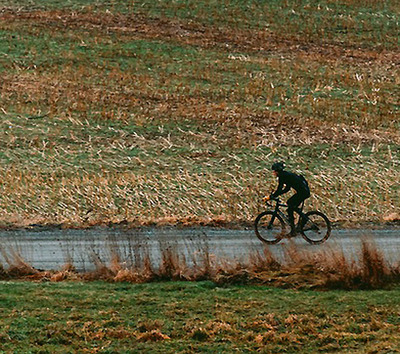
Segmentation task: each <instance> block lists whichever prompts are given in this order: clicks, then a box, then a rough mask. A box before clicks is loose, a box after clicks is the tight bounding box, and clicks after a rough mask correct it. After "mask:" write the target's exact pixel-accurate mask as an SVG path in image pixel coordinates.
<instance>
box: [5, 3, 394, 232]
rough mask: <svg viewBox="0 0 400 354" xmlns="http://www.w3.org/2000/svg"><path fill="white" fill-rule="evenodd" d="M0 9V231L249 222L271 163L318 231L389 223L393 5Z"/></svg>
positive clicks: (128, 5)
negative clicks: (306, 202) (318, 220)
mask: <svg viewBox="0 0 400 354" xmlns="http://www.w3.org/2000/svg"><path fill="white" fill-rule="evenodd" d="M0 7H2V8H3V9H4V12H3V14H2V22H1V24H0V63H1V64H2V65H0V70H1V72H2V86H1V91H0V124H1V127H2V130H1V133H0V141H1V142H0V146H1V153H0V163H1V165H0V178H1V179H2V181H3V185H2V186H1V191H2V193H1V195H0V202H1V204H2V209H1V212H0V222H1V223H2V224H7V225H8V224H10V223H11V224H17V225H26V224H29V223H31V222H35V223H65V224H68V225H75V226H88V225H92V224H96V223H104V222H120V221H123V220H128V221H132V222H137V223H139V224H140V223H148V222H157V221H159V220H162V219H168V220H171V222H172V220H174V219H175V220H177V219H184V218H188V217H190V218H192V219H193V220H202V221H204V220H211V219H224V220H226V221H241V222H242V221H246V222H248V221H249V220H252V219H253V218H254V216H255V214H256V213H257V212H258V211H259V209H260V207H261V206H260V204H259V197H260V196H261V195H263V194H266V193H268V192H269V190H270V189H271V188H273V186H271V185H274V184H275V181H273V180H272V178H271V176H270V175H269V173H268V172H267V171H265V167H268V166H269V165H270V164H271V163H272V162H273V161H274V160H277V159H284V160H286V161H287V163H288V166H289V167H290V168H291V169H294V170H296V171H299V172H302V173H304V174H305V175H306V176H307V177H308V179H309V180H310V184H311V186H312V189H313V191H314V194H315V197H314V199H313V200H312V201H311V205H310V207H313V208H314V207H315V208H320V209H322V210H324V211H325V212H327V213H328V214H329V215H330V217H331V218H332V219H333V220H336V221H339V220H347V219H350V220H353V221H371V220H372V221H382V218H383V217H384V216H385V215H387V214H390V213H398V214H399V213H400V212H399V210H398V205H399V200H398V198H399V197H398V195H399V194H398V183H397V181H398V179H399V174H398V170H399V169H398V166H399V155H400V153H399V149H400V147H399V146H400V136H399V128H400V125H399V119H398V116H399V107H400V105H399V100H398V97H399V89H398V87H399V85H398V84H399V82H400V81H399V80H400V78H399V74H400V73H399V70H398V69H397V66H396V63H397V61H396V60H397V59H396V58H397V57H398V44H399V43H398V15H397V14H398V13H399V11H398V10H399V8H398V5H397V4H396V3H395V2H389V1H382V2H374V1H368V2H360V1H358V0H352V1H341V2H335V3H332V2H331V1H323V2H320V1H319V2H316V1H300V2H299V1H285V2H281V1H268V2H255V1H250V0H246V1H233V0H231V1H225V2H224V3H223V4H221V3H220V2H216V1H207V2H205V1H196V2H194V1H152V2H150V1H141V2H126V1H95V2H93V1H90V2H89V1H78V0H77V1H67V2H65V1H63V2H61V1H46V2H35V4H34V5H33V4H32V3H31V2H30V1H22V2H19V3H18V7H17V6H16V5H15V3H13V2H10V1H4V0H3V1H0ZM85 220H86V221H85Z"/></svg>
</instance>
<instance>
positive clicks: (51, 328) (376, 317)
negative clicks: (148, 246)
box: [0, 282, 400, 353]
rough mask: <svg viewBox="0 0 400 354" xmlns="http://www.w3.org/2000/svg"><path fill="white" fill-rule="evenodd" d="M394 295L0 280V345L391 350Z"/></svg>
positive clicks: (395, 340) (22, 348)
mask: <svg viewBox="0 0 400 354" xmlns="http://www.w3.org/2000/svg"><path fill="white" fill-rule="evenodd" d="M399 299H400V292H399V289H394V290H390V291H368V292H363V291H356V292H343V291H330V292H312V291H311V292H310V291H295V290H282V289H273V288H268V287H266V286H227V287H218V286H216V285H215V284H213V283H210V282H199V283H181V282H172V283H153V284H137V285H132V284H108V283H103V282H91V283H76V282H74V283H68V282H66V283H31V282H22V283H20V282H1V283H0V304H1V306H0V308H1V310H0V311H1V320H0V324H1V326H0V327H1V329H0V338H1V341H0V349H1V350H2V351H5V352H7V351H14V352H15V351H18V352H28V351H29V352H36V351H37V352H52V353H57V352H60V353H65V352H72V351H79V352H102V353H107V352H115V351H117V352H143V351H146V352H154V353H172V352H173V353H176V352H181V353H193V352H199V351H202V352H206V351H209V352H217V351H218V352H233V351H240V352H254V351H257V350H260V351H264V352H275V353H277V352H298V351H301V352H303V353H304V352H309V353H315V352H325V353H326V352H329V351H334V352H337V351H343V352H353V353H354V352H363V353H364V352H369V351H371V352H395V351H398V350H400V347H399V343H400V338H399V331H398V327H399V324H400V323H399V312H400V300H399Z"/></svg>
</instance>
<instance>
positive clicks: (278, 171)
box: [264, 162, 310, 237]
mask: <svg viewBox="0 0 400 354" xmlns="http://www.w3.org/2000/svg"><path fill="white" fill-rule="evenodd" d="M271 169H272V171H273V173H274V175H275V177H278V182H279V184H278V188H277V189H276V191H275V192H274V193H272V194H271V195H270V196H267V197H265V198H264V200H270V199H274V198H277V197H278V196H280V195H282V194H285V193H287V192H289V190H290V189H291V188H293V189H294V190H295V191H296V194H294V195H293V196H292V197H290V198H289V199H288V201H287V205H288V209H287V211H288V217H289V223H290V233H289V235H288V236H289V237H291V236H295V235H296V230H295V225H294V211H299V209H298V207H299V205H300V204H301V203H302V202H303V201H304V200H306V199H307V198H309V197H310V188H309V187H308V183H307V181H306V179H305V178H304V177H303V176H301V175H297V174H295V173H292V172H289V171H285V164H284V163H283V162H275V163H274V164H273V165H272V166H271ZM284 186H285V187H284Z"/></svg>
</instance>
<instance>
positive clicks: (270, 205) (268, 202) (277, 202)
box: [265, 198, 287, 207]
mask: <svg viewBox="0 0 400 354" xmlns="http://www.w3.org/2000/svg"><path fill="white" fill-rule="evenodd" d="M270 202H276V204H278V206H281V207H287V205H286V204H284V203H281V200H280V199H279V198H273V199H270V200H268V201H266V202H265V204H266V205H268V206H269V207H273V205H272V203H270Z"/></svg>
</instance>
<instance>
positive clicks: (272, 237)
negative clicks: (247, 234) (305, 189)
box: [254, 199, 332, 245]
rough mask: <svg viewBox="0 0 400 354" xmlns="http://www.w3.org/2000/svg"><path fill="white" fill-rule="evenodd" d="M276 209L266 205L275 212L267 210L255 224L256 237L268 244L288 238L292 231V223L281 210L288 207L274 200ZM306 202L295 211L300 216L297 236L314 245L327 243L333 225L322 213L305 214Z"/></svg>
mask: <svg viewBox="0 0 400 354" xmlns="http://www.w3.org/2000/svg"><path fill="white" fill-rule="evenodd" d="M272 201H275V202H276V204H275V207H274V206H273V205H272V204H271V203H269V202H268V201H267V202H266V205H267V206H268V207H270V208H273V210H267V211H264V212H262V213H261V214H259V215H258V216H257V218H256V219H255V222H254V226H255V232H256V236H257V237H258V238H259V239H260V240H261V241H262V242H264V243H266V244H270V245H273V244H276V243H278V242H279V241H281V240H282V239H283V238H285V237H286V235H287V234H288V230H287V229H289V230H290V226H289V225H290V223H289V219H288V216H287V215H286V214H285V213H283V212H282V211H281V210H280V208H281V207H286V208H287V205H286V204H283V203H281V202H280V200H279V199H273V200H272ZM303 207H304V202H303V203H302V204H301V206H300V208H298V209H297V210H295V212H296V213H297V214H298V215H299V218H298V221H297V224H296V226H295V227H296V229H295V230H296V235H297V234H298V233H300V234H301V236H303V238H304V239H305V240H306V241H307V242H308V243H311V244H313V245H316V244H320V243H323V242H325V241H326V240H327V239H328V238H329V236H330V234H331V231H332V224H331V222H330V221H329V219H328V217H327V216H326V215H325V214H323V213H321V212H320V211H317V210H313V211H309V212H307V213H305V214H304V213H303Z"/></svg>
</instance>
